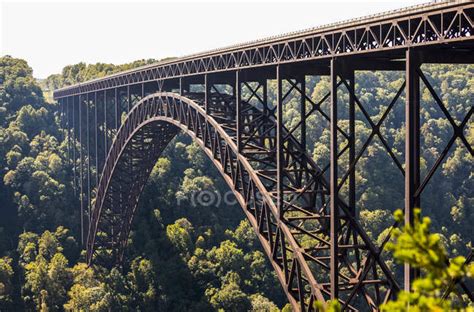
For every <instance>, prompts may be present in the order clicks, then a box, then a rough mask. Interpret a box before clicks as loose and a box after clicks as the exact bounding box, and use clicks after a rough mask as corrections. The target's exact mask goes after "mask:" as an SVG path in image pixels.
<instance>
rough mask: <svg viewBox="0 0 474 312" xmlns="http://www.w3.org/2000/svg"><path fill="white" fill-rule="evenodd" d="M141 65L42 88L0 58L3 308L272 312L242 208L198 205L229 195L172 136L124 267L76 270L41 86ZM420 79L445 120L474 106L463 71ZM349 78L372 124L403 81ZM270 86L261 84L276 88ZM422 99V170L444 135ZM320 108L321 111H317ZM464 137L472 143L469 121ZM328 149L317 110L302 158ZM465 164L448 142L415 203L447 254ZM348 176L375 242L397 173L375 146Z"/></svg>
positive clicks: (446, 130) (435, 70)
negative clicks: (202, 196) (200, 198)
mask: <svg viewBox="0 0 474 312" xmlns="http://www.w3.org/2000/svg"><path fill="white" fill-rule="evenodd" d="M147 63H149V61H138V62H134V63H132V64H126V65H121V66H114V65H110V64H95V65H85V64H83V63H80V64H76V65H72V66H67V67H65V68H64V70H63V71H62V73H61V74H58V75H52V76H50V77H48V79H46V80H45V81H42V82H41V86H42V87H43V90H42V89H41V87H40V85H39V84H38V83H37V82H36V81H35V79H34V78H33V77H32V70H31V68H30V67H29V66H28V64H27V63H26V62H25V61H23V60H20V59H15V58H12V57H9V56H5V57H2V58H1V60H0V65H1V66H0V71H1V72H0V79H1V80H0V82H1V86H0V176H1V177H2V180H1V181H0V199H1V200H0V209H1V211H0V212H1V216H2V217H1V218H0V311H17V310H27V311H33V310H41V311H57V310H74V311H80V310H82V311H107V310H112V311H116V310H117V311H122V310H123V311H127V310H130V311H136V310H139V311H168V310H173V311H183V310H206V311H207V310H211V309H215V310H217V309H224V310H225V311H246V310H253V311H271V310H277V309H279V308H282V307H283V306H285V303H286V299H285V296H284V294H283V292H282V291H281V289H280V286H279V283H278V282H277V280H276V277H275V275H274V273H273V271H272V269H271V266H270V265H269V263H268V261H267V259H266V256H265V255H264V254H263V252H262V251H261V248H260V246H259V243H258V241H257V240H256V237H255V235H254V233H253V230H252V228H251V227H250V225H249V224H248V222H246V221H244V220H243V214H242V213H241V211H240V208H239V207H238V206H237V205H226V204H225V203H224V202H223V201H221V202H220V203H219V204H217V205H211V206H208V205H199V203H197V204H196V203H195V201H194V197H193V196H194V195H193V194H195V192H196V191H199V190H209V191H211V192H219V193H221V194H224V193H225V192H226V191H227V188H226V187H225V183H224V182H223V180H222V179H221V177H220V175H219V174H218V173H217V172H216V171H215V170H214V168H213V166H212V164H211V163H210V161H209V160H208V159H207V158H206V157H205V155H204V154H203V153H202V152H201V151H200V150H199V147H198V146H197V145H195V144H192V142H191V140H190V138H188V137H185V136H178V137H177V138H176V139H175V140H173V141H172V143H171V144H170V146H169V147H168V148H167V150H166V152H165V154H164V155H162V157H161V158H160V159H159V160H158V162H157V163H156V165H155V167H154V169H153V171H152V174H151V177H150V179H149V182H148V184H147V186H146V189H145V191H144V193H143V195H142V198H141V203H140V207H139V210H138V216H137V217H136V218H135V224H134V226H133V231H132V234H131V237H130V243H129V248H128V250H127V262H126V263H125V264H124V266H123V268H120V269H112V270H108V269H105V268H102V267H99V266H94V267H91V268H87V266H86V265H85V264H84V263H83V261H84V254H83V253H81V249H80V246H79V237H80V235H79V232H80V231H79V215H78V214H79V209H78V200H77V198H76V197H75V196H74V195H73V190H72V184H71V183H72V167H71V164H70V163H69V162H68V161H67V157H66V155H67V142H66V141H65V140H64V133H62V132H61V130H60V129H59V127H58V122H59V121H58V115H57V113H56V111H57V107H56V104H54V103H52V102H49V101H48V100H45V97H44V96H43V91H45V92H48V90H51V89H53V88H58V87H61V86H64V85H70V84H73V83H76V82H81V81H85V80H88V79H92V78H95V77H102V76H104V75H107V74H110V73H113V72H117V71H120V70H124V69H129V68H133V67H135V66H140V65H144V64H147ZM424 70H425V72H426V74H427V76H428V79H429V80H430V81H431V82H432V84H433V86H434V87H435V89H436V90H437V91H438V93H440V94H441V95H442V99H443V101H444V102H445V103H446V105H447V106H448V110H449V111H450V112H451V114H452V115H453V117H454V118H455V120H457V121H459V120H461V119H462V118H463V117H464V116H465V115H466V113H467V111H468V110H469V109H470V108H471V107H472V105H473V98H472V94H474V67H472V66H470V67H461V66H448V65H443V66H427V67H425V68H424ZM356 79H357V85H356V90H357V92H358V93H359V94H361V96H360V100H361V102H362V103H363V105H364V106H365V107H366V108H367V110H368V112H369V114H371V116H373V119H374V120H378V118H380V116H381V115H382V113H383V110H384V107H386V105H387V103H389V102H390V100H391V99H392V98H393V96H394V95H395V93H396V92H397V90H398V88H399V87H400V86H401V84H402V82H403V77H402V75H401V74H400V73H389V72H376V73H374V72H360V73H358V74H357V76H356ZM307 85H308V86H307V91H308V92H309V94H310V95H311V97H312V98H313V99H316V100H317V99H320V98H321V97H322V96H323V95H324V94H325V93H326V92H327V91H328V88H329V81H328V80H327V79H325V78H315V77H314V78H312V79H310V80H308V83H307ZM274 88H275V85H274V83H270V85H269V89H270V90H271V91H272V92H273V93H274ZM422 91H423V93H422V98H423V106H422V146H423V152H422V165H423V175H424V174H426V172H427V170H429V169H430V167H431V166H432V165H433V163H434V162H435V160H436V158H437V157H438V155H439V154H440V153H441V151H442V150H443V148H444V146H445V145H446V143H447V141H448V140H449V139H450V136H451V135H452V132H453V130H452V128H451V126H450V124H449V123H448V122H447V120H446V119H445V118H444V117H443V115H442V113H441V111H440V110H439V108H437V106H436V105H435V102H434V100H433V99H432V97H431V96H430V94H429V92H428V90H427V89H426V88H423V89H422ZM342 96H343V95H341V97H342ZM403 103H404V98H403V95H402V97H401V98H400V99H399V101H398V102H397V104H396V105H395V108H394V111H393V113H392V114H390V115H389V117H388V119H387V121H386V122H385V123H384V126H383V127H382V133H383V134H384V136H386V137H387V139H388V141H389V144H390V146H392V148H393V149H394V153H395V154H396V155H397V156H398V157H399V159H401V160H403V157H404V154H403V151H404V128H403V120H404V106H403ZM328 109H329V103H328V102H325V103H324V104H323V105H322V110H323V111H326V112H328ZM298 111H299V108H298V100H297V99H296V98H294V99H292V100H290V101H289V102H288V103H287V104H286V106H285V120H286V121H287V123H288V124H296V123H297V122H298V115H299V112H298ZM341 111H343V109H341ZM342 118H344V117H342ZM358 118H359V119H360V121H358V123H357V133H358V137H357V138H358V142H357V145H358V146H359V147H360V146H361V145H362V144H363V141H364V140H365V139H366V138H367V137H368V136H369V134H370V127H369V125H368V123H367V122H364V121H363V120H364V117H363V116H362V115H361V114H360V111H359V112H358ZM471 118H472V117H471ZM343 123H344V122H343ZM465 133H466V136H467V138H468V141H469V142H470V144H471V145H473V143H474V125H473V123H472V120H471V122H469V128H468V129H467V131H465ZM328 145H329V132H328V124H327V123H326V122H325V121H323V119H322V118H320V116H318V115H317V114H314V116H312V117H311V118H310V119H309V121H308V149H309V152H310V153H311V154H312V155H313V157H314V159H315V160H316V161H317V162H318V163H321V164H322V165H324V164H326V163H327V160H328V158H329V149H328ZM472 166H473V161H472V157H471V156H470V155H469V152H468V151H467V150H466V149H465V148H464V147H463V145H462V143H460V141H459V140H457V141H456V143H455V146H454V147H453V148H452V150H451V152H450V153H449V155H448V156H447V158H446V160H445V161H444V163H443V165H442V167H441V168H440V171H439V172H438V173H437V175H435V176H434V177H433V179H432V181H431V183H430V184H429V186H428V188H427V190H426V193H425V195H424V197H423V199H422V206H423V207H425V208H424V213H425V214H428V215H430V216H431V221H432V227H433V228H434V229H435V230H436V231H438V232H440V235H439V238H440V241H441V243H442V244H443V245H444V246H446V249H447V250H448V251H449V254H450V255H454V256H456V255H459V254H466V251H467V250H468V249H469V248H472V246H471V245H470V244H471V242H470V240H472V227H471V226H470V224H472V222H473V221H474V212H473V209H474V208H473V207H474V205H473V204H474V197H473V195H472V191H471V192H470V190H472V189H474V188H473V186H474V185H473V178H472V172H473V168H472ZM357 180H358V185H359V186H360V188H359V192H358V194H357V202H358V207H359V208H360V210H359V213H360V218H361V222H362V224H363V226H364V227H365V229H366V230H367V231H368V233H369V235H371V236H372V237H373V239H374V240H379V241H380V240H381V239H382V238H383V237H384V235H385V233H386V229H387V228H388V227H389V226H390V225H391V224H392V223H393V218H392V213H393V211H394V210H395V209H396V208H400V207H402V206H403V201H402V199H403V187H402V183H401V181H403V176H402V175H401V174H400V172H399V171H398V169H397V167H396V166H395V165H393V163H392V162H391V160H390V158H389V156H388V155H387V152H386V151H385V150H384V148H383V146H382V144H381V143H380V141H377V139H375V140H374V141H373V143H372V144H371V145H370V146H369V148H368V150H367V151H366V153H365V154H364V156H363V157H362V158H361V161H360V163H359V166H358V167H357ZM440 190H442V191H440ZM156 194H159V196H157V195H156ZM389 264H390V265H391V266H393V268H394V269H395V270H399V269H400V266H398V267H397V266H396V265H395V263H389Z"/></svg>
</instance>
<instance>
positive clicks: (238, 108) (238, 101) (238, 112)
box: [235, 70, 242, 153]
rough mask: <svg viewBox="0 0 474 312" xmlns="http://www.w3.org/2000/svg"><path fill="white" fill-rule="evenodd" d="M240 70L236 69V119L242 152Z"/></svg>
mask: <svg viewBox="0 0 474 312" xmlns="http://www.w3.org/2000/svg"><path fill="white" fill-rule="evenodd" d="M241 93H242V90H241V83H240V70H236V71H235V121H236V130H237V150H238V151H239V153H240V152H242V116H241V114H242V107H241V106H242V103H241V102H242V99H241Z"/></svg>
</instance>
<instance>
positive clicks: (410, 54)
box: [404, 48, 420, 291]
mask: <svg viewBox="0 0 474 312" xmlns="http://www.w3.org/2000/svg"><path fill="white" fill-rule="evenodd" d="M405 66H406V69H405V75H406V91H405V92H406V103H405V119H406V121H405V122H406V129H405V132H406V133H405V224H413V209H414V208H415V207H419V206H420V198H419V196H416V195H415V192H416V190H417V189H418V187H419V186H420V76H419V73H418V70H419V68H420V60H419V57H418V54H417V53H416V52H415V51H413V49H411V48H410V49H408V50H407V51H406V60H405ZM418 275H419V271H418V270H416V269H414V268H412V267H410V265H408V264H405V267H404V276H405V283H404V286H405V290H407V291H409V290H410V289H411V282H412V280H413V279H414V278H416V277H417V276H418Z"/></svg>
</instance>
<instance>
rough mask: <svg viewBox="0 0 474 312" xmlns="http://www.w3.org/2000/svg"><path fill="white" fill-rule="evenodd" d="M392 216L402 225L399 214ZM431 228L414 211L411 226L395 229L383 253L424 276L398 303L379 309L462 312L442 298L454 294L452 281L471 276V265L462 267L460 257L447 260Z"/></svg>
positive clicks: (401, 214) (428, 219) (401, 215)
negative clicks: (389, 252) (388, 254)
mask: <svg viewBox="0 0 474 312" xmlns="http://www.w3.org/2000/svg"><path fill="white" fill-rule="evenodd" d="M394 216H395V219H396V220H397V221H398V222H403V218H404V217H403V212H402V211H401V210H397V211H396V212H395V214H394ZM430 225H431V220H430V218H429V217H424V218H421V210H420V209H415V211H414V223H413V226H411V225H409V224H407V225H405V226H404V227H403V228H402V229H394V231H393V238H392V240H391V241H390V242H389V243H387V245H386V249H387V250H389V251H392V252H393V256H394V258H395V259H396V260H397V261H399V262H403V263H408V264H410V266H412V267H414V268H418V269H420V270H421V271H422V273H423V274H422V277H420V278H417V279H415V280H414V281H413V283H412V289H413V291H411V292H407V291H401V292H400V293H399V294H398V298H397V300H394V301H391V302H388V303H386V304H385V305H383V306H382V310H383V311H452V310H463V308H461V307H460V305H459V304H460V302H456V301H454V300H453V299H454V297H452V296H451V297H450V298H448V299H446V300H444V298H443V295H444V293H445V292H454V291H455V290H454V289H453V288H451V283H452V282H453V281H457V280H462V279H466V278H472V277H473V276H474V263H471V264H470V265H465V261H466V259H465V258H464V257H462V256H458V257H455V258H453V259H449V258H448V254H447V252H446V248H445V247H444V246H443V243H442V241H441V239H440V235H439V234H437V233H431V232H430ZM468 310H469V309H468Z"/></svg>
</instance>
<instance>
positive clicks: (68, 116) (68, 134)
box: [66, 96, 71, 164]
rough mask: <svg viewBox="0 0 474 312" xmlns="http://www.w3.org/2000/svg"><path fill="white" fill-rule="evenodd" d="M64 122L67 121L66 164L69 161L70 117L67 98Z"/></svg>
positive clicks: (67, 99)
mask: <svg viewBox="0 0 474 312" xmlns="http://www.w3.org/2000/svg"><path fill="white" fill-rule="evenodd" d="M66 116H67V117H66V121H67V163H68V164H69V162H70V161H71V121H70V120H71V116H70V114H69V96H68V97H67V98H66Z"/></svg>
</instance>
